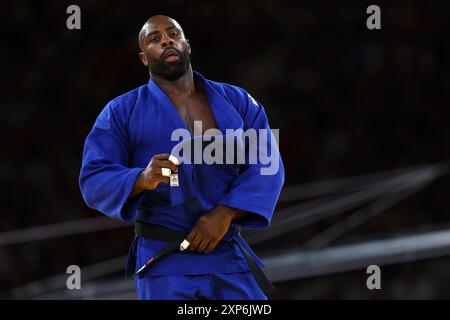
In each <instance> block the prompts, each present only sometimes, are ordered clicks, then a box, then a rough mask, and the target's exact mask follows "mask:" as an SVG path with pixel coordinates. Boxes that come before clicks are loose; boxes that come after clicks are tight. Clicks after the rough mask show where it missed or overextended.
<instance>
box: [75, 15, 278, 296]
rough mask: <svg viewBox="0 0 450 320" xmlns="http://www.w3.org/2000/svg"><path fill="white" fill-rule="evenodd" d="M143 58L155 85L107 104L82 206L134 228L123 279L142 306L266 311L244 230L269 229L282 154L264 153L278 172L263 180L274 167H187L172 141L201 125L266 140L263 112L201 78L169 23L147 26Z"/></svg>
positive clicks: (153, 21)
mask: <svg viewBox="0 0 450 320" xmlns="http://www.w3.org/2000/svg"><path fill="white" fill-rule="evenodd" d="M139 47H140V51H141V52H140V53H139V57H140V59H141V61H142V63H143V64H144V65H145V66H146V67H147V68H148V70H149V74H150V79H149V82H148V84H146V85H143V86H141V87H139V88H136V89H134V90H132V91H130V92H127V93H125V94H123V95H121V96H119V97H117V98H115V99H113V100H111V101H110V102H109V103H107V105H106V106H105V107H104V109H103V111H102V112H101V113H100V114H99V116H98V118H97V119H96V121H95V123H94V126H93V128H92V130H91V132H90V133H89V135H88V137H87V139H86V142H85V146H84V151H83V161H82V167H81V172H80V179H79V183H80V188H81V191H82V195H83V198H84V200H85V201H86V203H87V204H88V206H89V207H91V208H95V209H97V210H99V211H101V212H102V213H104V214H106V215H108V216H110V217H113V218H117V219H121V220H124V221H128V222H134V223H135V231H136V236H135V238H134V241H133V243H132V245H131V248H130V252H129V257H128V262H127V274H128V275H129V276H131V275H134V276H135V282H136V287H137V293H138V298H139V299H221V300H224V299H267V296H268V294H269V292H270V291H271V285H270V282H268V281H267V279H266V278H265V277H264V273H263V272H262V271H261V269H260V268H262V267H264V264H263V263H262V261H261V260H259V259H258V257H257V256H256V255H255V254H254V253H253V252H252V250H251V249H250V248H249V247H248V245H247V244H246V243H245V241H244V240H243V238H242V237H241V235H240V228H241V227H243V228H252V229H263V228H266V227H268V225H269V224H270V221H271V218H272V214H273V211H274V208H275V205H276V202H277V200H278V197H279V193H280V190H281V188H282V186H283V183H284V169H283V164H282V161H281V157H280V156H279V153H278V147H277V145H276V143H274V142H272V143H271V141H272V140H271V139H266V141H265V142H264V143H269V144H270V143H271V146H270V149H271V158H272V159H276V161H277V162H276V168H277V170H276V171H275V172H271V173H270V174H262V170H261V169H263V168H264V167H267V162H266V163H262V162H260V161H258V162H256V163H250V162H249V161H246V162H245V163H231V164H230V163H228V161H227V162H226V163H213V164H206V163H200V164H199V163H183V162H182V159H180V157H181V156H185V155H183V154H178V155H177V156H173V151H174V150H175V149H176V148H175V147H176V146H177V145H179V143H180V141H174V140H173V136H172V134H173V132H174V131H175V130H177V129H185V130H186V131H187V132H191V133H193V132H195V129H196V128H195V124H196V123H197V124H198V123H200V124H201V127H202V129H201V130H202V133H204V132H206V131H207V130H213V129H216V130H217V131H218V132H222V133H225V132H226V130H227V129H242V131H245V130H249V129H254V130H256V131H259V130H268V131H269V132H270V127H269V124H268V120H267V117H266V114H265V111H264V108H263V106H262V105H261V104H259V103H258V102H257V101H256V100H255V99H254V98H252V97H251V96H250V95H249V94H248V93H247V92H246V91H245V90H243V89H241V88H239V87H236V86H233V85H229V84H224V83H218V82H213V81H211V80H207V79H205V78H204V77H203V76H202V75H201V74H199V73H197V72H194V71H193V70H192V66H191V63H190V54H191V47H190V45H189V42H188V40H187V39H186V38H185V35H184V32H183V30H182V29H181V27H180V25H179V24H178V23H177V22H176V21H175V20H173V19H171V18H169V17H166V16H153V17H151V18H150V19H149V20H148V21H147V22H146V23H145V24H144V26H143V27H142V30H141V31H140V33H139ZM216 58H217V63H225V62H226V60H225V59H226V58H225V57H216ZM221 59H223V61H220V60H221ZM197 127H198V126H197ZM197 129H198V128H197ZM261 132H263V131H261ZM224 135H225V134H224ZM192 139H193V141H194V140H195V139H198V136H193V137H192ZM244 140H245V139H244ZM183 143H184V144H189V141H188V142H186V141H184V142H183ZM244 148H247V149H246V150H247V151H248V146H247V145H246V143H244ZM258 148H259V146H258ZM253 149H254V148H253ZM186 150H188V149H186ZM194 156H195V155H194ZM273 156H275V157H273ZM247 158H248V157H247V155H246V159H247Z"/></svg>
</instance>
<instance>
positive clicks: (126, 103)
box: [109, 84, 147, 109]
mask: <svg viewBox="0 0 450 320" xmlns="http://www.w3.org/2000/svg"><path fill="white" fill-rule="evenodd" d="M146 86H147V85H145V84H144V85H141V86H139V87H137V88H134V89H132V90H130V91H128V92H125V93H123V94H121V95H120V96H117V97H115V98H113V99H111V100H110V101H109V103H110V104H111V105H112V107H113V108H116V107H118V106H121V108H126V109H128V108H130V107H133V106H134V105H135V104H136V101H137V99H138V98H139V97H140V96H142V95H143V94H145V92H146V91H145V88H146Z"/></svg>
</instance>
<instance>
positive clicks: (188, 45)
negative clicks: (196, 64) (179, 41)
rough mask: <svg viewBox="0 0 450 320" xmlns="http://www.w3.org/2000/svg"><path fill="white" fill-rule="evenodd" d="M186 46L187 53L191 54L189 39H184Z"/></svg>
mask: <svg viewBox="0 0 450 320" xmlns="http://www.w3.org/2000/svg"><path fill="white" fill-rule="evenodd" d="M186 44H187V47H188V52H189V54H191V45H190V43H189V39H186Z"/></svg>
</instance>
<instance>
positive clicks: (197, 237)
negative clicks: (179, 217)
mask: <svg viewBox="0 0 450 320" xmlns="http://www.w3.org/2000/svg"><path fill="white" fill-rule="evenodd" d="M200 242H202V237H201V236H200V234H199V233H197V234H196V235H195V237H194V239H193V240H192V241H191V244H190V245H189V247H188V251H189V252H194V251H197V248H198V246H199V244H200Z"/></svg>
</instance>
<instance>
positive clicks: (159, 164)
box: [154, 160, 178, 173]
mask: <svg viewBox="0 0 450 320" xmlns="http://www.w3.org/2000/svg"><path fill="white" fill-rule="evenodd" d="M154 165H155V166H156V167H158V168H169V169H170V170H172V172H175V173H176V172H178V166H177V165H175V164H173V163H172V162H171V161H169V160H155V161H154Z"/></svg>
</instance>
